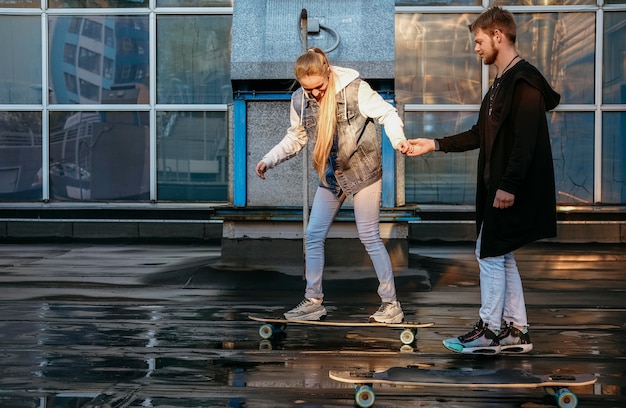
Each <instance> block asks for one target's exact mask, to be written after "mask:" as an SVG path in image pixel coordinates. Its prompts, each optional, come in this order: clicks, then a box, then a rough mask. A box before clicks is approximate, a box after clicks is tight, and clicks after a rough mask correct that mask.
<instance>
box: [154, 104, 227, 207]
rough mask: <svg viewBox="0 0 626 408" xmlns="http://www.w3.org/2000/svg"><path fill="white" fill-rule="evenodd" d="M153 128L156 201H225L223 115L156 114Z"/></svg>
mask: <svg viewBox="0 0 626 408" xmlns="http://www.w3.org/2000/svg"><path fill="white" fill-rule="evenodd" d="M157 126H158V128H157V138H158V139H157V167H158V176H157V183H158V185H157V188H158V199H159V200H172V201H178V200H181V201H226V200H227V182H228V161H227V160H228V138H227V136H226V135H227V132H228V129H227V123H226V114H225V113H224V112H158V113H157Z"/></svg>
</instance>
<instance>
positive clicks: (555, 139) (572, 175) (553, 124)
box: [548, 112, 594, 205]
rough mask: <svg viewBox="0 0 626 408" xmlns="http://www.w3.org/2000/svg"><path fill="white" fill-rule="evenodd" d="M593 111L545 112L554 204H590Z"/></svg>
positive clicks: (591, 200) (591, 192)
mask: <svg viewBox="0 0 626 408" xmlns="http://www.w3.org/2000/svg"><path fill="white" fill-rule="evenodd" d="M593 123H594V119H593V113H590V112H556V113H548V127H549V130H550V140H551V142H552V157H553V163H554V179H555V183H556V201H557V204H571V205H581V204H585V205H586V204H592V203H593V151H594V148H593V135H594V129H593Z"/></svg>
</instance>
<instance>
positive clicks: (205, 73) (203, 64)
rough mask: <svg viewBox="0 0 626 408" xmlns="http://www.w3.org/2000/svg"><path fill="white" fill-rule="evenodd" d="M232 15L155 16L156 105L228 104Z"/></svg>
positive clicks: (230, 97)
mask: <svg viewBox="0 0 626 408" xmlns="http://www.w3.org/2000/svg"><path fill="white" fill-rule="evenodd" d="M231 22H232V17H231V16H221V15H220V16H171V15H164V16H158V17H157V41H158V47H157V86H158V93H157V103H163V104H173V103H178V104H187V103H218V104H222V103H229V102H232V96H233V95H232V88H231V85H230V28H231Z"/></svg>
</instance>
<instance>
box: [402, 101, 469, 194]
mask: <svg viewBox="0 0 626 408" xmlns="http://www.w3.org/2000/svg"><path fill="white" fill-rule="evenodd" d="M405 118H406V125H405V133H406V137H407V138H409V139H415V138H418V137H427V138H431V139H435V138H441V137H444V136H448V135H452V134H455V133H459V132H462V131H465V130H467V129H469V128H471V127H472V125H474V123H476V113H474V112H411V113H408V112H407V113H405ZM477 163H478V150H474V151H469V152H463V153H450V154H445V153H442V152H433V153H429V154H426V155H423V156H419V157H407V158H406V159H405V172H406V179H405V198H406V201H407V202H412V203H419V204H472V205H473V204H474V203H475V195H476V172H477V171H478V169H477Z"/></svg>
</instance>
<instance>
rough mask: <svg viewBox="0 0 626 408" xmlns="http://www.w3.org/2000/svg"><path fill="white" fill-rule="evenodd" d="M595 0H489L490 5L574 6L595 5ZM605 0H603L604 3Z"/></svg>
mask: <svg viewBox="0 0 626 408" xmlns="http://www.w3.org/2000/svg"><path fill="white" fill-rule="evenodd" d="M596 2H597V0H489V4H490V5H495V4H497V5H499V6H561V5H563V6H565V5H567V6H575V5H583V4H592V5H595V4H596ZM606 2H607V0H605V3H606Z"/></svg>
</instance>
